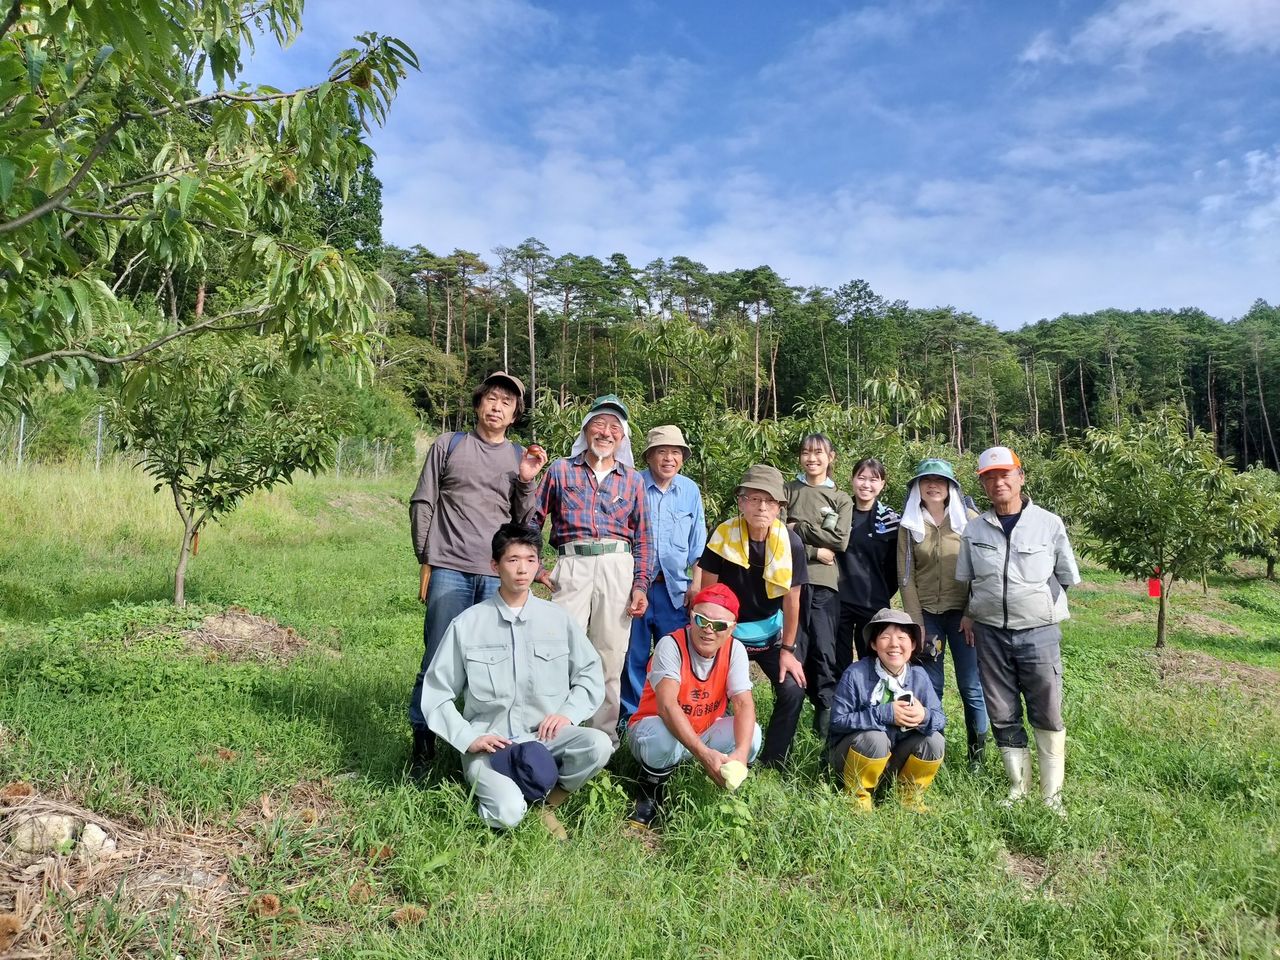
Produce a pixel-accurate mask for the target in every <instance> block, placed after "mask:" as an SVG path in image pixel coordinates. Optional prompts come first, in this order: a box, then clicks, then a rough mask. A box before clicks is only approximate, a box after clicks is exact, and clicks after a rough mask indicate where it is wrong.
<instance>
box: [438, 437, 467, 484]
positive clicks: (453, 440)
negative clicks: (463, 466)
mask: <svg viewBox="0 0 1280 960" xmlns="http://www.w3.org/2000/svg"><path fill="white" fill-rule="evenodd" d="M465 436H466V433H464V432H463V431H461V430H455V431H454V432H453V436H452V437H450V438H449V445H448V446H447V447H445V448H444V463H442V464H440V472H441V473H444V472H445V471H446V470H448V469H449V458H450V457H452V456H453V451H454V450H456V449H457V448H458V444H460V443H461V442H462V438H463V437H465Z"/></svg>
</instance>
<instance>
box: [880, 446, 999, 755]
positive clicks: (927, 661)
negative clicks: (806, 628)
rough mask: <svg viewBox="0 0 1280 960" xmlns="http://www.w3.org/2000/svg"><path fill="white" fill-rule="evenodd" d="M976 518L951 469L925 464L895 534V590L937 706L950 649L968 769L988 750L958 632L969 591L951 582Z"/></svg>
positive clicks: (974, 669)
mask: <svg viewBox="0 0 1280 960" xmlns="http://www.w3.org/2000/svg"><path fill="white" fill-rule="evenodd" d="M976 516H977V512H976V511H975V510H973V509H971V508H970V507H969V506H968V505H967V504H966V503H965V498H964V492H963V491H962V490H961V489H960V484H959V482H958V481H957V480H956V476H955V472H954V471H953V470H952V468H951V464H949V463H947V461H945V460H922V461H921V462H920V466H919V467H917V468H916V475H915V476H914V477H912V478H911V485H910V486H909V487H908V488H907V503H906V506H905V507H904V508H903V510H902V522H901V525H900V526H899V527H898V582H899V584H900V586H901V589H902V607H903V609H904V610H906V611H907V613H909V614H911V619H912V620H914V621H915V622H916V623H918V624H920V626H922V627H923V628H924V637H925V639H924V649H923V650H921V651H920V653H919V656H918V662H919V663H920V665H921V666H922V667H924V669H925V671H926V672H927V673H928V674H929V679H930V680H932V681H933V689H934V691H935V692H936V693H937V694H938V699H939V700H941V699H942V681H943V654H944V652H945V650H946V648H947V647H948V646H949V647H950V648H951V663H952V665H953V666H954V667H955V671H956V686H957V687H958V688H959V690H960V699H961V700H962V701H963V702H964V726H965V732H966V733H967V735H968V741H969V767H970V769H976V768H977V767H979V766H981V765H982V754H983V750H984V749H985V747H986V744H987V731H988V729H989V728H990V721H988V719H987V705H986V701H985V700H983V698H982V682H981V680H980V679H979V677H978V657H977V652H976V651H975V650H974V648H973V647H972V646H970V644H969V643H968V642H967V641H966V640H965V634H966V632H967V631H965V630H964V629H963V623H964V621H965V619H967V618H966V617H965V606H966V604H967V602H968V599H969V585H968V584H967V583H963V582H961V581H959V580H956V557H957V556H958V555H959V553H960V535H961V534H962V533H964V528H965V525H966V524H967V523H968V522H969V520H970V519H972V518H973V517H976Z"/></svg>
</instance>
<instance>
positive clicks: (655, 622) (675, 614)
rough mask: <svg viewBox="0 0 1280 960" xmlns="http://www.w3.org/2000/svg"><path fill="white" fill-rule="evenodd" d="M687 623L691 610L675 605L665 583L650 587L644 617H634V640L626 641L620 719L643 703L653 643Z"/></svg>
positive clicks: (632, 621)
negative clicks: (641, 695)
mask: <svg viewBox="0 0 1280 960" xmlns="http://www.w3.org/2000/svg"><path fill="white" fill-rule="evenodd" d="M688 624H689V612H688V611H687V610H685V609H684V607H680V608H679V609H676V606H675V604H673V603H672V602H671V594H669V593H667V585H666V584H665V583H655V584H654V585H653V586H651V587H650V588H649V608H648V609H647V610H645V612H644V616H643V617H634V618H632V620H631V642H630V643H629V644H628V645H627V659H626V662H625V663H623V665H622V696H621V698H620V700H621V710H620V711H619V715H618V719H619V721H623V720H626V719H627V717H629V716H631V715H632V714H633V713H635V712H636V708H637V707H638V706H640V694H642V693H643V692H644V682H645V678H646V676H647V674H648V668H649V657H650V655H651V654H652V653H653V645H654V644H655V643H657V642H658V641H659V640H661V639H662V638H663V637H665V636H666V635H667V634H669V633H674V632H675V631H677V630H679V629H680V628H681V627H684V626H688Z"/></svg>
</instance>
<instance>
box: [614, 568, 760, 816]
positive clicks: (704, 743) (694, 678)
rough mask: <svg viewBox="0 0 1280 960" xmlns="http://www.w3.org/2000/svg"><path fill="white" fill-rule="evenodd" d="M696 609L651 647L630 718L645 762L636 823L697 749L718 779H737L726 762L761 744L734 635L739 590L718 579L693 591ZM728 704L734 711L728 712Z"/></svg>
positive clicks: (743, 758)
mask: <svg viewBox="0 0 1280 960" xmlns="http://www.w3.org/2000/svg"><path fill="white" fill-rule="evenodd" d="M691 612H692V618H691V622H690V624H689V625H688V626H686V627H681V628H680V629H679V630H677V631H675V632H674V633H672V634H668V635H667V636H665V637H663V638H662V639H660V640H659V641H658V643H657V645H656V646H655V647H654V648H653V657H652V658H651V659H650V660H649V674H648V679H647V680H646V681H645V685H644V692H643V693H642V694H641V695H640V706H639V707H638V708H637V709H636V712H635V713H634V714H632V715H631V720H630V722H629V729H628V734H627V743H628V744H630V747H631V753H632V754H633V755H634V756H635V758H636V759H637V760H638V761H639V762H640V785H639V795H638V796H637V798H636V804H635V808H634V809H633V810H632V811H631V816H630V817H628V821H629V822H630V823H631V824H632V825H634V826H637V827H645V828H647V827H650V826H651V825H652V824H653V822H654V820H655V819H656V818H657V816H658V813H659V810H660V808H661V806H662V795H663V790H664V786H665V784H666V782H667V778H668V777H670V776H671V774H672V773H673V772H674V771H675V768H676V765H677V764H678V763H680V762H681V761H682V760H687V759H688V758H689V757H691V756H692V757H694V758H696V759H697V761H698V762H699V763H700V764H702V768H703V769H704V770H706V772H707V776H709V777H710V778H711V779H712V780H713V781H715V783H716V784H718V785H719V786H722V787H724V786H727V785H733V786H736V783H734V782H733V781H734V777H733V775H732V774H731V773H730V772H729V770H728V769H726V768H725V765H726V764H728V763H730V762H736V763H737V764H739V765H741V766H742V769H743V771H745V765H746V764H748V763H750V762H751V761H753V760H754V759H755V758H756V754H757V753H759V752H760V740H761V737H760V725H759V724H757V723H756V704H755V700H753V699H752V696H751V677H750V676H749V674H748V661H747V651H746V648H745V647H743V646H742V643H741V642H740V641H738V640H735V639H734V637H733V628H734V627H735V626H736V625H737V622H738V598H737V596H735V595H734V593H733V591H732V590H730V589H729V588H728V587H726V586H725V585H724V584H722V583H720V584H716V585H715V586H711V587H707V588H706V589H705V590H702V591H701V592H699V593H698V594H697V596H695V597H694V598H693V604H692V607H691ZM730 706H732V707H733V713H732V715H729V716H726V710H727V708H728V707H730ZM722 771H723V772H722ZM726 780H728V781H729V783H728V784H726Z"/></svg>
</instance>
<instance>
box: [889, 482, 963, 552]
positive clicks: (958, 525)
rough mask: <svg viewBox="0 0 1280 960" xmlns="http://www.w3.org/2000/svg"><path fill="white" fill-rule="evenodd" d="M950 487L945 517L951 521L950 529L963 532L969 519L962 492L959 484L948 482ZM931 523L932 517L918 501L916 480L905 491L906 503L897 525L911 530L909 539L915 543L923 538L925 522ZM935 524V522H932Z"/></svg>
mask: <svg viewBox="0 0 1280 960" xmlns="http://www.w3.org/2000/svg"><path fill="white" fill-rule="evenodd" d="M948 485H949V486H950V487H951V496H950V497H948V498H947V519H949V520H950V521H951V529H952V531H954V532H955V533H964V528H965V526H966V525H968V523H969V521H968V519H967V515H966V513H965V509H964V492H963V491H962V490H961V489H960V484H958V483H949V484H948ZM926 521H927V522H928V523H933V517H931V516H929V511H927V510H925V508H924V504H922V503H921V502H920V484H919V483H918V482H915V483H912V484H911V489H910V490H908V491H907V504H906V506H905V507H903V508H902V519H901V520H900V521H899V526H903V527H906V528H907V529H908V530H910V531H911V539H912V540H914V541H915V542H916V543H920V542H921V541H922V540H923V539H924V530H925V527H924V525H925V523H926ZM934 525H935V526H936V524H934Z"/></svg>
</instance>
